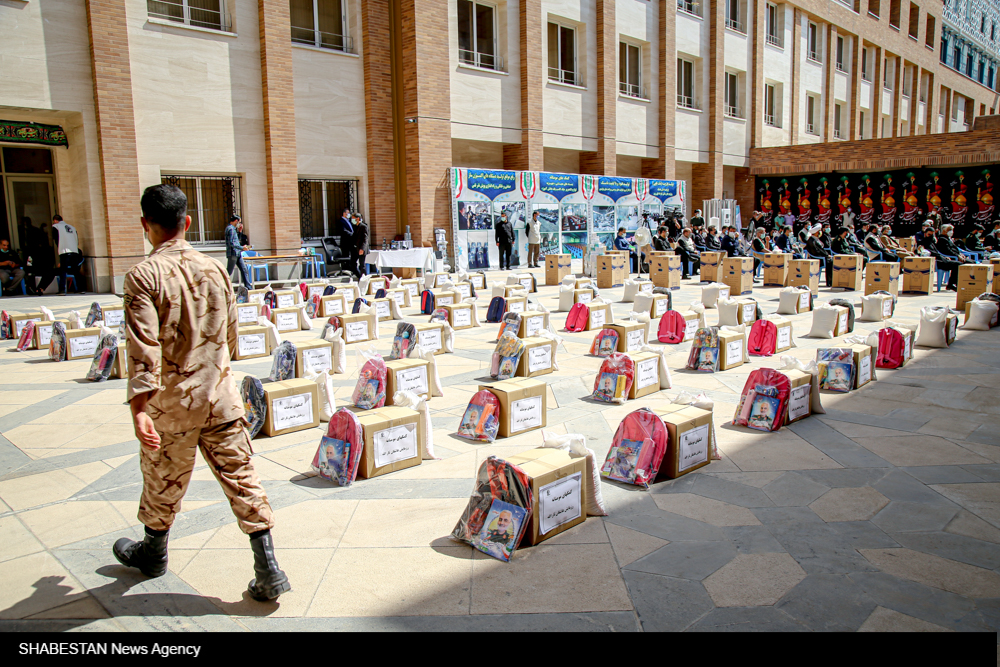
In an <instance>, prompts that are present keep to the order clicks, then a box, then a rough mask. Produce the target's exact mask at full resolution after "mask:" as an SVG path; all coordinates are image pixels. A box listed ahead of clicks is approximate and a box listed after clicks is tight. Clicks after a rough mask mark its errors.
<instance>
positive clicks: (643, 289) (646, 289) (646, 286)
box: [639, 283, 653, 294]
mask: <svg viewBox="0 0 1000 667" xmlns="http://www.w3.org/2000/svg"><path fill="white" fill-rule="evenodd" d="M639 292H640V293H641V294H652V293H653V283H639Z"/></svg>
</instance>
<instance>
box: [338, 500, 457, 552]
mask: <svg viewBox="0 0 1000 667" xmlns="http://www.w3.org/2000/svg"><path fill="white" fill-rule="evenodd" d="M468 504H469V501H468V498H426V499H423V498H412V499H391V500H389V499H386V500H362V501H361V502H360V503H359V504H358V506H357V509H355V510H354V515H353V516H352V517H351V519H350V523H348V525H347V530H346V532H345V533H344V535H343V538H341V541H340V548H342V549H345V548H366V547H423V546H429V545H432V544H433V545H441V546H445V545H449V544H454V543H453V542H452V541H451V540H450V539H449V538H448V535H449V534H450V533H451V531H452V529H453V528H454V527H455V522H457V521H458V519H459V518H460V517H461V516H462V511H463V510H465V508H466V506H467V505H468ZM446 517H447V518H449V520H446V521H445V520H443V519H444V518H446ZM452 517H453V518H452Z"/></svg>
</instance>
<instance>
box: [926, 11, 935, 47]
mask: <svg viewBox="0 0 1000 667" xmlns="http://www.w3.org/2000/svg"><path fill="white" fill-rule="evenodd" d="M936 23H937V20H936V19H935V18H934V17H933V16H931V15H930V14H928V15H927V30H926V33H927V34H925V35H924V44H926V45H927V48H929V49H933V48H934V31H935V30H937V25H936Z"/></svg>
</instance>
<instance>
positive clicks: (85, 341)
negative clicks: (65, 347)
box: [69, 334, 100, 357]
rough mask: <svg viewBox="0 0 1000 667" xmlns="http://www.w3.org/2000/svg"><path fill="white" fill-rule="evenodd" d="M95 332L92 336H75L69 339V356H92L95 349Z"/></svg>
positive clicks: (96, 336)
mask: <svg viewBox="0 0 1000 667" xmlns="http://www.w3.org/2000/svg"><path fill="white" fill-rule="evenodd" d="M98 338H100V336H98V335H97V334H94V335H93V336H75V337H73V338H70V339H69V356H71V357H92V356H94V352H96V351H97V339H98Z"/></svg>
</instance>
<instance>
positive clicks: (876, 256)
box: [865, 246, 882, 262]
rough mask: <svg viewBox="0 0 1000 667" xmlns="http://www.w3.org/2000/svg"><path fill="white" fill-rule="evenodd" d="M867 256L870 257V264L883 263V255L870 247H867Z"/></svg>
mask: <svg viewBox="0 0 1000 667" xmlns="http://www.w3.org/2000/svg"><path fill="white" fill-rule="evenodd" d="M865 254H866V255H868V261H869V262H881V261H882V253H881V252H879V251H878V250H872V249H871V248H869V247H868V246H865Z"/></svg>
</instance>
